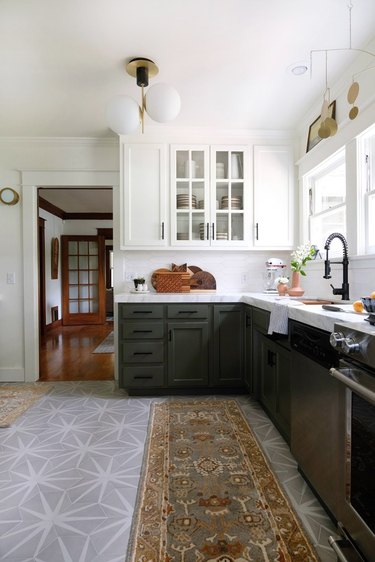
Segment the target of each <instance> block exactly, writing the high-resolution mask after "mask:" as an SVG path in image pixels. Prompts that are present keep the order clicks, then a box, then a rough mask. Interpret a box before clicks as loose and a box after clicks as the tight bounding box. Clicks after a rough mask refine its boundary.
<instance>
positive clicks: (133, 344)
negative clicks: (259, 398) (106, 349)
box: [119, 303, 251, 394]
mask: <svg viewBox="0 0 375 562" xmlns="http://www.w3.org/2000/svg"><path fill="white" fill-rule="evenodd" d="M247 308H248V309H249V311H250V312H251V310H250V307H247ZM246 337H247V338H248V337H251V334H250V336H249V332H248V331H247V332H246ZM247 353H248V355H249V357H250V356H251V350H250V351H247ZM246 365H247V371H248V375H247V376H248V377H251V373H250V372H251V368H250V367H249V365H250V364H249V358H248V359H247V362H246ZM244 371H245V307H244V305H243V304H242V303H238V304H237V303H236V304H234V303H232V304H216V303H215V304H211V303H210V304H207V303H179V304H177V303H173V304H167V303H158V304H154V303H152V304H147V303H139V304H136V303H129V304H128V303H121V304H119V385H120V387H121V388H126V389H127V390H128V391H129V393H131V394H142V393H143V394H144V393H149V392H152V391H154V392H155V393H158V392H159V393H161V392H164V391H168V389H169V390H170V391H171V392H172V390H173V389H175V390H176V393H177V389H179V390H178V392H180V390H181V391H186V392H189V390H194V389H197V388H198V389H203V388H206V389H207V390H211V389H215V388H217V389H220V390H222V389H223V390H224V389H225V391H226V390H228V392H231V391H232V390H235V391H236V392H239V391H240V390H241V391H242V390H243V389H244V388H245V382H244ZM249 380H250V379H249Z"/></svg>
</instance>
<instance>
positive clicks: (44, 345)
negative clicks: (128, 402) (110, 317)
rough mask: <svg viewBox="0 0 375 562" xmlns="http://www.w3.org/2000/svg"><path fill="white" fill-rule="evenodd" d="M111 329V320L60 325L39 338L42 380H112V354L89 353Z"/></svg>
mask: <svg viewBox="0 0 375 562" xmlns="http://www.w3.org/2000/svg"><path fill="white" fill-rule="evenodd" d="M112 330H113V322H111V321H107V322H106V323H105V324H101V325H96V326H61V327H58V328H53V329H52V330H50V331H48V332H47V334H46V335H45V336H44V337H43V338H42V341H41V348H40V354H39V365H40V373H39V379H40V380H42V381H88V380H99V381H104V380H113V378H114V360H115V355H114V353H92V352H93V351H94V349H95V348H96V347H97V346H98V345H99V344H100V343H101V342H102V341H103V340H104V338H105V337H106V336H107V335H108V334H109V333H110V332H111V331H112Z"/></svg>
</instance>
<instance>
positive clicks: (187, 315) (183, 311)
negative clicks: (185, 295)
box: [167, 304, 208, 320]
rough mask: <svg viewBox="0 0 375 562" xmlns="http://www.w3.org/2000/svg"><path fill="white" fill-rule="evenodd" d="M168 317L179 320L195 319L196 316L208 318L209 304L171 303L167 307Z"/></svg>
mask: <svg viewBox="0 0 375 562" xmlns="http://www.w3.org/2000/svg"><path fill="white" fill-rule="evenodd" d="M167 316H168V318H175V319H177V318H178V319H179V320H190V319H193V320H195V319H196V318H208V305H207V304H198V305H194V304H169V305H168V307H167Z"/></svg>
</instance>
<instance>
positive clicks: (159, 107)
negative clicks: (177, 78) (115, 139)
mask: <svg viewBox="0 0 375 562" xmlns="http://www.w3.org/2000/svg"><path fill="white" fill-rule="evenodd" d="M126 72H127V73H128V74H130V76H133V77H134V78H136V82H137V86H139V87H140V88H141V90H142V93H141V105H140V106H139V105H138V103H137V102H136V101H135V100H134V99H133V98H131V97H130V96H117V97H115V98H113V100H111V101H110V103H109V104H108V108H107V119H108V125H109V127H110V128H111V129H112V130H113V131H115V133H118V134H119V135H127V134H129V133H132V132H134V131H135V130H136V129H137V128H138V127H139V125H141V127H142V133H143V132H144V114H145V112H146V113H147V114H148V115H149V116H150V117H151V119H153V120H154V121H157V122H159V123H166V122H168V121H172V120H173V119H175V117H177V115H178V114H179V112H180V108H181V99H180V96H179V94H178V92H177V91H176V90H175V88H173V87H172V86H169V85H168V84H163V83H158V84H155V85H154V86H151V87H150V88H149V89H148V90H147V93H146V94H145V93H144V88H147V86H148V84H149V78H152V77H154V76H156V75H157V73H158V72H159V69H158V67H157V66H156V64H155V63H154V62H153V61H152V60H150V59H145V58H135V59H132V60H131V61H130V62H129V63H128V64H127V65H126Z"/></svg>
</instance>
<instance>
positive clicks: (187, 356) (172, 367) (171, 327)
mask: <svg viewBox="0 0 375 562" xmlns="http://www.w3.org/2000/svg"><path fill="white" fill-rule="evenodd" d="M208 358H209V330H208V322H183V321H182V322H178V321H176V322H168V386H172V387H178V386H181V387H183V386H184V387H187V388H192V387H195V386H207V385H208V369H209V360H208Z"/></svg>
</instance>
